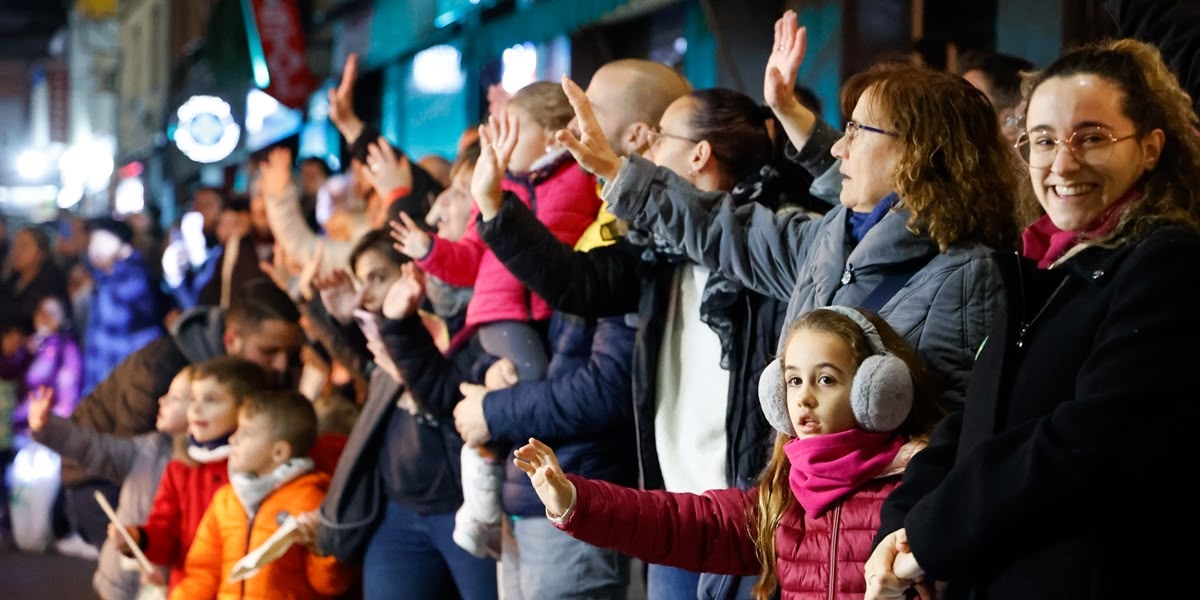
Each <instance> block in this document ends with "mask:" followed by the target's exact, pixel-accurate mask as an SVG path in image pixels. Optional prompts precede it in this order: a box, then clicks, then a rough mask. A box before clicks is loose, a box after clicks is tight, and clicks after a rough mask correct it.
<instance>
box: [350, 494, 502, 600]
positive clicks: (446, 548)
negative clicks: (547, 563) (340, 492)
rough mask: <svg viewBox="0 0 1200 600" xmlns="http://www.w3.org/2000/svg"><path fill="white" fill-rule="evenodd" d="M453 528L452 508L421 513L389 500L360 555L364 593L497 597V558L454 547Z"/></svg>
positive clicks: (426, 599)
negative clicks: (472, 554)
mask: <svg viewBox="0 0 1200 600" xmlns="http://www.w3.org/2000/svg"><path fill="white" fill-rule="evenodd" d="M453 531H454V513H452V512H451V513H445V514H438V515H425V516H421V515H418V514H417V513H416V512H415V511H413V510H411V509H409V508H406V507H404V506H401V505H399V504H396V503H395V502H389V503H388V505H387V514H385V515H384V517H383V522H382V523H380V524H379V529H378V530H376V531H375V535H374V536H373V537H372V538H371V542H370V543H369V544H367V553H366V556H364V557H363V597H364V598H365V599H366V600H384V599H392V598H395V599H397V600H399V599H404V600H444V599H449V598H459V597H461V598H462V599H463V600H496V599H497V597H498V594H497V592H496V561H494V560H491V559H483V558H475V557H474V556H471V555H470V554H469V553H468V552H467V551H466V550H463V549H462V548H459V547H458V544H455V543H454V540H452V539H450V534H451V533H452V532H453Z"/></svg>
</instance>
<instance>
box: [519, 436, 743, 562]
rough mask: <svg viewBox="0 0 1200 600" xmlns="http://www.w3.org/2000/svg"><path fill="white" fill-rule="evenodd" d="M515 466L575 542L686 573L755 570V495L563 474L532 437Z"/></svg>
mask: <svg viewBox="0 0 1200 600" xmlns="http://www.w3.org/2000/svg"><path fill="white" fill-rule="evenodd" d="M514 461H515V463H516V465H517V466H518V467H520V469H521V470H522V471H524V472H525V474H526V475H528V476H529V478H530V482H531V483H532V484H533V488H534V491H536V492H537V494H538V497H539V498H541V500H542V502H543V503H544V504H545V505H546V509H547V516H548V517H550V518H551V519H554V520H555V524H556V525H557V526H558V527H559V528H560V529H562V530H563V531H565V532H567V533H568V534H570V535H571V536H572V537H574V538H576V539H580V540H583V541H585V542H587V543H589V544H592V545H595V546H600V547H602V548H612V549H614V550H616V551H618V552H621V553H623V554H628V555H630V556H634V557H637V558H639V559H641V560H643V561H645V562H648V563H654V564H661V565H668V566H672V567H676V568H680V569H687V570H689V571H702V572H705V573H718V574H726V575H754V574H757V573H758V572H759V570H760V569H759V564H758V559H757V558H756V556H755V553H754V540H753V538H752V537H751V536H750V527H749V523H750V515H751V514H752V513H753V512H754V510H755V509H754V506H755V500H754V499H755V496H756V495H757V491H756V490H752V491H749V492H744V491H742V490H738V489H736V488H734V489H727V490H714V491H710V492H705V493H704V494H703V495H696V494H674V493H670V492H663V491H641V490H633V489H629V488H625V487H621V486H618V485H614V484H611V483H608V482H604V481H596V480H591V479H584V478H582V477H575V476H573V475H572V476H568V475H565V474H563V472H562V468H561V467H560V466H559V465H558V458H557V457H556V456H555V455H554V451H553V450H551V449H550V447H549V446H547V445H545V444H543V443H542V442H539V441H538V440H536V439H532V438H531V439H530V440H529V443H528V444H526V445H525V446H522V447H521V448H520V449H518V450H517V451H516V459H514Z"/></svg>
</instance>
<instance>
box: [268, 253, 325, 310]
mask: <svg viewBox="0 0 1200 600" xmlns="http://www.w3.org/2000/svg"><path fill="white" fill-rule="evenodd" d="M280 250H281V248H277V249H276V250H275V255H276V256H279V251H280ZM323 260H325V242H324V241H319V242H317V245H316V247H314V248H313V253H312V257H311V258H309V259H308V262H307V263H304V268H303V269H301V270H300V275H299V276H298V277H297V280H296V286H297V287H298V288H299V289H300V295H301V296H303V297H304V299H305V300H312V297H313V294H314V293H316V291H315V290H314V289H313V280H314V279H316V278H317V273H320V272H321V261H323Z"/></svg>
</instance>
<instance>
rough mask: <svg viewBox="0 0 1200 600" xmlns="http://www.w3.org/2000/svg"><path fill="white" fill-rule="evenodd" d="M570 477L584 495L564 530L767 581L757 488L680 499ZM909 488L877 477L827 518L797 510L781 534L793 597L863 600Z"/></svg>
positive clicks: (667, 561) (784, 586) (667, 560)
mask: <svg viewBox="0 0 1200 600" xmlns="http://www.w3.org/2000/svg"><path fill="white" fill-rule="evenodd" d="M568 478H569V479H570V480H571V482H572V483H574V484H575V489H576V490H577V492H578V497H577V500H576V503H575V509H574V510H573V511H572V512H571V514H570V515H569V516H568V518H567V520H566V521H565V522H564V523H563V524H562V525H560V529H562V530H563V531H566V532H567V533H569V534H571V535H572V536H574V537H576V538H578V539H580V540H583V541H585V542H588V543H589V544H593V545H596V546H602V547H605V548H612V549H614V550H617V551H619V552H622V553H625V554H628V555H630V556H634V557H637V558H639V559H641V560H643V561H645V562H648V563H655V564H661V565H668V566H672V567H678V568H681V569H687V570H689V571H700V572H704V573H718V574H728V575H758V574H759V572H760V570H761V569H760V567H759V562H758V559H757V557H756V556H755V554H754V539H753V538H752V537H751V535H750V528H749V525H748V524H749V523H750V515H751V514H752V513H753V511H754V510H756V504H757V498H758V489H757V488H755V489H752V490H750V491H742V490H738V489H727V490H713V491H709V492H705V493H704V494H701V495H696V494H675V493H670V492H663V491H639V490H633V489H629V488H624V487H620V486H616V485H613V484H611V483H606V482H603V481H593V480H590V479H583V478H581V477H575V476H573V475H568ZM899 483H900V477H899V476H897V475H892V476H888V477H882V478H879V479H875V480H872V481H871V482H869V483H867V484H866V485H864V486H863V487H861V488H859V489H858V490H857V491H855V492H854V493H853V494H851V495H849V496H847V497H846V498H844V499H842V500H841V501H840V502H838V503H837V504H835V505H833V507H831V508H830V509H829V510H827V511H826V512H825V513H823V514H820V515H817V516H811V515H806V514H804V509H802V508H801V507H800V505H799V503H793V504H792V508H791V509H789V510H788V512H787V513H785V514H784V515H783V519H782V520H781V522H780V524H779V529H778V531H777V532H776V534H775V551H776V556H777V557H778V558H777V561H778V562H777V565H776V569H777V572H778V575H779V585H780V589H781V591H782V594H781V595H782V597H783V600H817V599H821V600H827V599H830V598H833V599H838V600H849V599H852V598H855V599H857V598H862V597H863V594H864V593H866V590H867V586H866V581H865V579H864V576H863V565H864V563H866V561H867V558H868V557H870V555H871V550H872V548H871V541H872V538H873V537H874V536H875V531H876V529H878V527H879V507H880V505H882V504H883V499H884V498H885V497H886V496H887V495H888V493H890V492H891V490H892V489H893V488H895V487H896V486H897V485H899Z"/></svg>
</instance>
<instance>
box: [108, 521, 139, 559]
mask: <svg viewBox="0 0 1200 600" xmlns="http://www.w3.org/2000/svg"><path fill="white" fill-rule="evenodd" d="M125 531H128V532H129V537H131V538H133V541H134V542H135V543H137V544H139V545H140V544H141V543H142V532H141V530H140V529H138V528H137V527H135V526H133V525H126V526H125ZM108 539H110V540H112V543H113V546H115V547H116V549H117V552H120V553H121V554H124V555H125V556H133V550H132V549H130V547H129V544H128V543H127V542H126V541H125V536H123V535H121V530H120V529H118V528H117V526H116V525H114V524H112V523H109V524H108Z"/></svg>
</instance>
